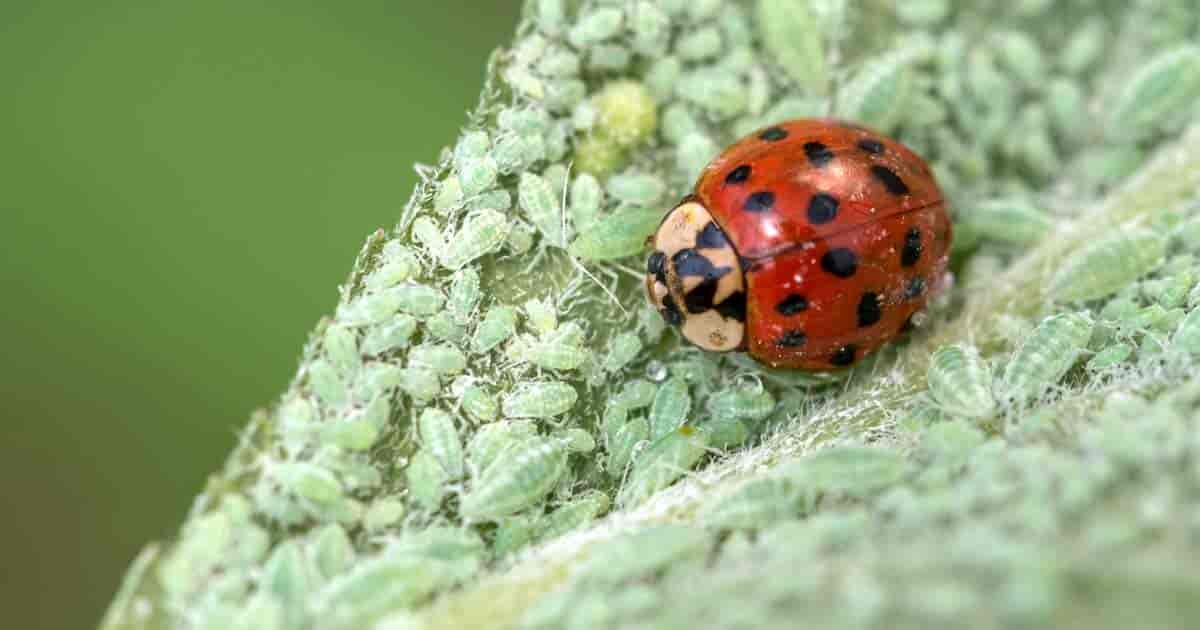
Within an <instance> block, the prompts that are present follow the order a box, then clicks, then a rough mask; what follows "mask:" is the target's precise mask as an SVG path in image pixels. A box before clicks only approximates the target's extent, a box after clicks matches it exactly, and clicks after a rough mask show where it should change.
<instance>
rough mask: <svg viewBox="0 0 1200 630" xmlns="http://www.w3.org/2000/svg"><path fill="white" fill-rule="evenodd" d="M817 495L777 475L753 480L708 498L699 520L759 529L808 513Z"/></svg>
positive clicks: (712, 524)
mask: <svg viewBox="0 0 1200 630" xmlns="http://www.w3.org/2000/svg"><path fill="white" fill-rule="evenodd" d="M815 498H816V495H815V493H814V492H813V491H812V490H810V489H809V488H808V487H807V486H805V485H804V484H803V483H797V482H796V481H795V480H792V479H787V478H778V477H766V478H761V479H753V480H751V481H748V482H746V483H744V484H742V485H741V486H740V487H738V488H737V489H736V490H734V491H733V492H731V493H729V494H727V495H724V496H721V497H717V498H716V499H714V500H711V501H709V502H708V503H707V504H706V505H705V506H704V507H703V508H701V512H700V514H701V515H700V520H701V522H702V523H704V525H706V526H708V527H714V528H717V529H760V528H763V527H768V526H770V525H774V524H775V523H778V522H780V521H783V520H787V519H791V518H796V517H797V516H802V515H804V514H807V513H808V512H810V511H811V510H812V508H813V504H814V502H815Z"/></svg>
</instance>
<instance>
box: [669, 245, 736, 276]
mask: <svg viewBox="0 0 1200 630" xmlns="http://www.w3.org/2000/svg"><path fill="white" fill-rule="evenodd" d="M671 262H673V263H675V275H677V276H679V277H681V278H682V277H685V276H700V277H702V278H705V279H713V280H715V279H717V278H720V277H721V276H723V275H725V274H727V273H729V271H730V269H729V267H717V266H714V265H713V264H712V261H711V260H709V259H708V257H707V256H705V255H704V254H701V253H700V252H698V251H696V250H694V249H691V248H688V249H681V250H679V251H677V252H675V255H674V256H672V257H671Z"/></svg>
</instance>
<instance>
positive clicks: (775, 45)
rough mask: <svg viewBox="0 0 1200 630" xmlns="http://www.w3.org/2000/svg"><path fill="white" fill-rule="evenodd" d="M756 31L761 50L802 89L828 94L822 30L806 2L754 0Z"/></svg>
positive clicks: (827, 73)
mask: <svg viewBox="0 0 1200 630" xmlns="http://www.w3.org/2000/svg"><path fill="white" fill-rule="evenodd" d="M756 17H757V19H758V30H759V33H760V34H761V37H762V40H763V47H764V48H766V51H767V52H768V53H769V54H770V55H771V56H772V57H773V58H774V60H775V63H776V64H778V67H779V68H782V69H783V70H784V71H785V72H787V73H788V75H789V76H790V77H791V79H792V80H793V81H795V82H796V83H797V84H798V85H799V86H800V88H801V89H802V90H804V91H806V92H809V93H813V94H826V93H827V92H828V91H829V67H828V64H827V63H826V60H825V42H824V35H825V30H824V29H823V28H822V26H821V23H820V21H819V20H818V19H817V17H816V16H815V15H813V11H812V10H811V9H810V8H809V6H808V3H802V2H795V1H794V0H758V2H757V4H756Z"/></svg>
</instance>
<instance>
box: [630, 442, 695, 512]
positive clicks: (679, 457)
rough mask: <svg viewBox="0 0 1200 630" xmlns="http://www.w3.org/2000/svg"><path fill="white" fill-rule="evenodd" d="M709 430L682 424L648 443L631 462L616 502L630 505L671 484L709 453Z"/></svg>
mask: <svg viewBox="0 0 1200 630" xmlns="http://www.w3.org/2000/svg"><path fill="white" fill-rule="evenodd" d="M708 437H709V436H708V432H707V431H704V430H701V429H697V428H696V427H691V426H687V425H684V426H682V427H679V428H678V429H675V430H674V431H672V432H670V433H668V434H667V435H665V436H663V437H662V438H660V439H658V440H657V441H655V442H653V443H652V444H650V446H649V447H648V448H646V450H645V451H644V452H642V453H641V454H640V455H639V456H638V458H637V459H636V460H635V461H634V463H633V468H632V470H630V473H629V478H628V479H627V480H626V481H625V483H624V484H623V485H622V486H621V490H620V492H619V494H618V495H617V503H618V504H619V505H621V506H622V507H630V506H634V505H637V504H639V503H641V502H642V501H643V500H645V499H646V498H647V497H649V496H650V495H652V494H654V493H655V492H658V491H659V490H661V489H663V488H665V487H667V486H669V485H671V484H672V483H674V482H675V480H676V479H679V478H680V477H682V476H683V475H684V473H686V472H687V471H689V470H691V468H692V466H694V465H696V462H698V461H700V458H701V457H703V456H704V454H705V453H706V452H708Z"/></svg>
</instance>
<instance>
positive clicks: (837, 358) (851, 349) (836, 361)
mask: <svg viewBox="0 0 1200 630" xmlns="http://www.w3.org/2000/svg"><path fill="white" fill-rule="evenodd" d="M857 351H858V347H856V346H855V345H854V344H852V343H851V344H846V345H844V346H842V347H841V348H838V349H837V351H836V352H834V353H833V356H831V357H829V362H830V363H831V364H833V365H836V366H838V367H845V366H847V365H850V364H851V363H854V353H855V352H857Z"/></svg>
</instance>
